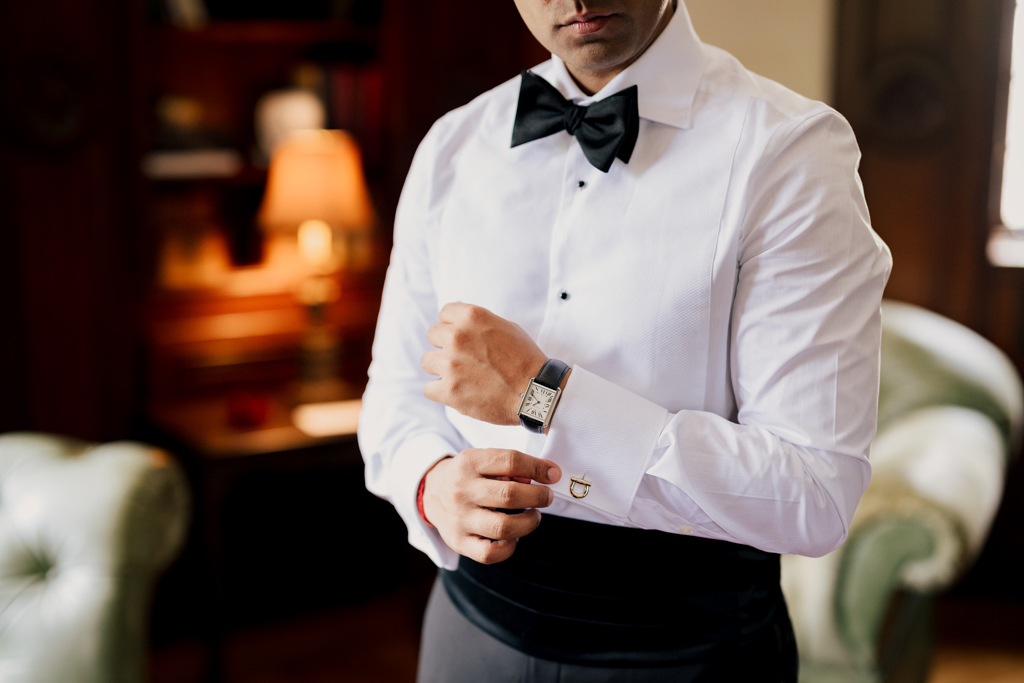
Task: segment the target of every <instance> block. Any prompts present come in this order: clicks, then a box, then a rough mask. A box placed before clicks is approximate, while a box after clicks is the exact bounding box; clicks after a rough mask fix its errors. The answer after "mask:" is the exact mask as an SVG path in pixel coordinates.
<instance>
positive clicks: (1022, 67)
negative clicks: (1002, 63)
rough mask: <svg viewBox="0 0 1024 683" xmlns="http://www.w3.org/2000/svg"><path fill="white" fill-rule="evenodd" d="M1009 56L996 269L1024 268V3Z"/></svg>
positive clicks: (993, 244) (991, 245) (991, 244)
mask: <svg viewBox="0 0 1024 683" xmlns="http://www.w3.org/2000/svg"><path fill="white" fill-rule="evenodd" d="M1012 40H1013V46H1012V55H1011V57H1010V97H1009V102H1008V105H1007V111H1006V147H1005V150H1006V151H1005V154H1004V156H1003V187H1002V191H1001V195H1000V202H999V223H1001V225H998V226H997V227H996V229H995V230H993V231H992V235H991V236H990V237H989V241H988V259H989V261H990V262H991V263H992V264H993V265H996V266H1011V267H1015V268H1022V267H1024V2H1021V0H1017V11H1015V12H1014V19H1013V38H1012Z"/></svg>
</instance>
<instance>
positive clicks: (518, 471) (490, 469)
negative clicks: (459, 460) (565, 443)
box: [467, 448, 562, 484]
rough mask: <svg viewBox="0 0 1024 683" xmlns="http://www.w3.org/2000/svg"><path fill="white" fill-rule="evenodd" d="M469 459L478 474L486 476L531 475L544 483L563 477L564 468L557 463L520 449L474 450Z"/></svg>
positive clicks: (531, 477) (533, 478)
mask: <svg viewBox="0 0 1024 683" xmlns="http://www.w3.org/2000/svg"><path fill="white" fill-rule="evenodd" d="M469 453H470V452H468V451H467V454H469ZM467 460H468V462H469V463H470V465H471V466H472V467H473V469H474V470H475V471H476V473H477V474H481V475H483V476H485V477H529V478H530V479H532V480H534V481H539V482H540V483H542V484H554V483H555V482H557V481H558V480H559V479H561V478H562V470H561V469H559V467H558V465H556V464H555V463H553V462H551V461H550V460H544V459H542V458H535V457H533V456H532V455H527V454H526V453H520V452H519V451H512V450H506V449H499V448H487V449H481V450H477V451H473V452H472V453H471V457H470V458H468V459H467Z"/></svg>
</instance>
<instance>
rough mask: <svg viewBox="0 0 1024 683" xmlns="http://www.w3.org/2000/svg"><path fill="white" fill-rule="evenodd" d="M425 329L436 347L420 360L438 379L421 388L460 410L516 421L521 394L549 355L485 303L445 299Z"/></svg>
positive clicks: (490, 419) (499, 421) (497, 421)
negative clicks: (488, 308)
mask: <svg viewBox="0 0 1024 683" xmlns="http://www.w3.org/2000/svg"><path fill="white" fill-rule="evenodd" d="M440 318H441V319H440V322H437V323H434V324H433V325H431V326H430V329H429V330H428V331H427V340H428V341H429V342H430V343H431V344H433V345H434V346H436V347H437V349H436V350H431V351H427V352H426V353H425V354H423V358H422V360H421V361H420V362H421V365H422V366H423V369H424V370H426V371H427V372H429V373H430V374H432V375H439V376H440V377H439V379H436V380H433V381H431V382H427V384H426V386H425V387H424V388H423V393H424V395H426V397H427V398H429V399H430V400H431V401H437V402H438V403H443V404H444V405H446V406H449V407H450V408H454V409H455V410H457V411H459V412H460V413H462V414H463V415H466V416H468V417H472V418H474V419H477V420H481V421H483V422H490V423H491V424H497V425H514V424H519V417H518V415H517V412H518V410H519V400H520V399H519V395H520V394H522V393H523V392H524V391H525V390H526V387H527V385H528V384H529V383H530V380H531V379H533V378H534V377H536V376H537V373H538V372H540V369H541V367H542V366H543V365H544V363H545V362H546V361H547V356H546V355H544V352H543V351H541V350H540V347H538V346H537V344H536V343H535V342H534V341H533V339H531V338H530V335H528V334H527V333H526V332H525V331H524V330H523V328H521V327H519V325H516V324H515V323H513V322H511V321H509V320H506V319H504V318H502V317H500V316H498V315H495V314H494V313H491V312H490V311H488V310H487V309H486V308H481V307H480V306H473V305H470V304H463V303H453V304H447V305H445V307H444V308H442V309H441V315H440Z"/></svg>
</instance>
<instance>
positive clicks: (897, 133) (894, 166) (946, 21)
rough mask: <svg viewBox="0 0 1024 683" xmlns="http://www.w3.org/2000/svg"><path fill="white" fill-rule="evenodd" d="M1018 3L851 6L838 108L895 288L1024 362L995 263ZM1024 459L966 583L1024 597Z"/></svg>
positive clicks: (1012, 304) (1017, 289)
mask: <svg viewBox="0 0 1024 683" xmlns="http://www.w3.org/2000/svg"><path fill="white" fill-rule="evenodd" d="M1013 6H1014V2H1013V0H974V1H972V2H960V1H958V0H839V20H838V56H837V57H838V58H837V78H836V83H837V88H836V103H837V108H838V109H839V110H840V111H841V112H842V113H843V114H844V115H845V116H846V117H847V118H848V119H849V120H850V123H851V124H852V125H853V127H854V130H855V131H856V133H857V137H858V139H859V141H860V144H861V149H862V151H863V155H864V156H863V161H862V165H861V175H862V177H863V180H864V191H865V193H866V195H867V199H868V205H869V207H870V209H871V216H872V222H873V224H874V226H875V229H876V230H877V231H878V233H879V235H881V237H882V238H883V239H884V240H885V241H886V243H887V244H888V245H889V247H890V249H891V250H892V254H893V272H892V277H891V279H890V281H889V285H888V288H887V290H886V296H887V297H889V298H893V299H900V300H903V301H909V302H911V303H915V304H918V305H920V306H925V307H927V308H930V309H932V310H935V311H937V312H939V313H941V314H943V315H946V316H949V317H950V318H953V319H954V320H957V321H959V322H961V323H963V324H965V325H967V326H969V327H971V328H973V329H975V330H977V331H978V332H980V333H981V334H983V335H984V336H986V337H988V338H989V339H992V340H993V341H994V342H995V343H996V344H997V345H998V346H1000V347H1001V348H1002V349H1003V350H1005V351H1006V352H1007V353H1008V354H1009V355H1010V357H1011V358H1012V359H1013V360H1014V362H1015V363H1016V364H1017V367H1018V368H1022V369H1024V338H1022V335H1021V326H1020V323H1019V321H1020V317H1021V315H1022V313H1024V310H1022V287H1024V273H1021V272H1020V271H1017V270H1012V269H1011V270H1006V269H998V268H994V267H993V266H991V265H990V264H989V263H988V260H987V257H986V255H985V246H986V242H987V240H988V236H989V231H990V229H991V227H992V225H993V224H994V223H995V221H996V214H995V212H994V210H993V209H994V202H993V200H994V197H995V195H994V194H993V189H994V186H997V185H998V182H999V177H998V173H993V169H997V168H998V165H999V163H1000V162H1001V158H1002V157H1001V154H1002V151H1001V144H1002V143H1001V141H1000V139H1001V138H1000V136H1001V135H1002V131H1003V124H1004V122H1005V115H1006V112H1005V108H1006V84H1007V80H1008V64H1009V38H1010V24H1011V19H1012V10H1013ZM1022 499H1024V467H1022V466H1021V465H1020V464H1017V465H1015V466H1013V467H1011V469H1010V470H1009V472H1008V476H1007V488H1006V495H1005V497H1004V503H1003V506H1002V508H1001V509H1000V512H999V516H998V518H997V520H996V523H995V526H994V529H993V533H992V538H991V541H990V543H989V545H988V546H987V548H986V550H985V553H984V555H983V557H982V558H981V561H980V562H979V563H978V565H977V566H976V568H975V570H974V571H973V572H972V574H971V577H969V580H968V581H967V582H966V583H965V584H963V585H962V588H961V590H968V591H979V592H983V593H992V594H1001V595H1014V596H1016V597H1018V598H1020V599H1024V590H1022V589H1021V587H1020V584H1019V581H1017V579H1016V576H1015V574H1016V572H1015V570H1014V569H1013V567H1018V568H1019V567H1020V566H1022V564H1024V506H1022V505H1021V504H1020V502H1019V501H1021V500H1022Z"/></svg>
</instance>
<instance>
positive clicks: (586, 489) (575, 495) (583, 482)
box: [569, 477, 593, 498]
mask: <svg viewBox="0 0 1024 683" xmlns="http://www.w3.org/2000/svg"><path fill="white" fill-rule="evenodd" d="M570 481H572V483H571V484H569V493H571V494H572V497H573V498H586V497H587V494H588V493H590V487H591V486H592V485H593V484H591V483H590V482H589V481H587V480H586V479H577V478H576V477H572V478H571V479H570ZM576 484H579V485H580V486H582V487H583V493H576Z"/></svg>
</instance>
